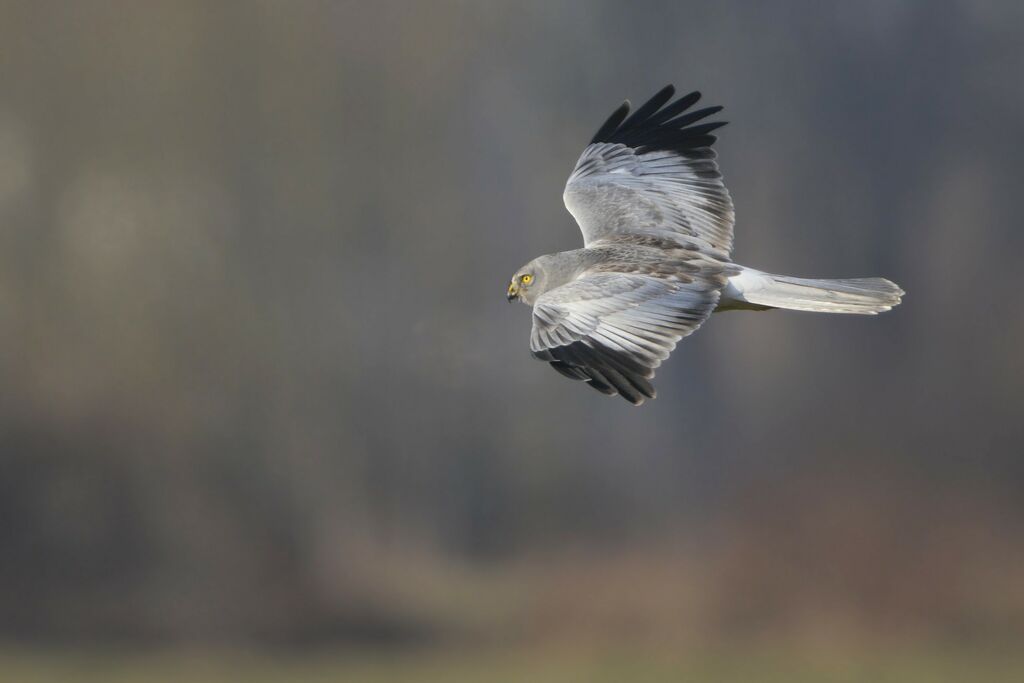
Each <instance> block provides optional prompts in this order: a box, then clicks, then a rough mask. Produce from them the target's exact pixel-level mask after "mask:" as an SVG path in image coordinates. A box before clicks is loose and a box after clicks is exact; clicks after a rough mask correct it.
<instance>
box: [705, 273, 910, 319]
mask: <svg viewBox="0 0 1024 683" xmlns="http://www.w3.org/2000/svg"><path fill="white" fill-rule="evenodd" d="M902 296H903V290H902V289H900V288H899V286H898V285H896V283H894V282H890V281H889V280H886V279H885V278H880V277H867V278H855V279H848V280H822V279H817V278H814V279H811V278H801V277H790V276H788V275H772V274H771V273H762V272H761V271H759V270H754V269H753V268H743V270H742V271H741V272H740V273H739V275H734V276H733V277H731V278H729V284H728V285H727V286H726V288H725V289H724V290H723V292H722V300H721V303H720V304H719V306H718V308H719V310H730V309H748V310H749V309H754V310H767V309H770V308H786V309H789V310H793V311H814V312H818V313H859V314H862V315H874V314H876V313H882V312H884V311H888V310H889V309H891V308H892V307H894V306H897V305H899V303H900V297H902Z"/></svg>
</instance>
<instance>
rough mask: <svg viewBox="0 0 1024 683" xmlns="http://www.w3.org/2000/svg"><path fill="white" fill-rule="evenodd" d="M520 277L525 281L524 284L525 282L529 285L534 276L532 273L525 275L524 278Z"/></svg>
mask: <svg viewBox="0 0 1024 683" xmlns="http://www.w3.org/2000/svg"><path fill="white" fill-rule="evenodd" d="M520 279H521V280H522V281H523V284H524V285H528V284H530V283H531V282H533V276H532V275H524V276H523V277H522V278H520Z"/></svg>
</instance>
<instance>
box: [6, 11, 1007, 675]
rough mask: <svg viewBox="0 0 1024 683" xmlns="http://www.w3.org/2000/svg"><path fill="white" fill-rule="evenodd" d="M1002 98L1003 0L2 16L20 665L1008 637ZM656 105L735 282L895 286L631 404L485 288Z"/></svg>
mask: <svg viewBox="0 0 1024 683" xmlns="http://www.w3.org/2000/svg"><path fill="white" fill-rule="evenodd" d="M1022 72H1024V5H1021V4H1020V3H1017V2H1012V1H1010V0H1007V1H1005V2H998V1H995V0H991V1H986V2H967V1H936V2H905V3H904V2H899V3H896V2H889V1H881V0H872V1H869V2H860V3H811V2H783V3H758V2H752V1H751V2H731V3H682V2H640V3H632V2H631V3H623V2H616V1H614V0H601V1H591V2H576V3H561V2H525V3H520V2H516V3H471V2H429V3H428V2H385V3H369V2H364V3H349V2H323V3H318V2H278V1H269V0H268V1H263V2H256V1H253V2H186V1H176V2H146V3H139V2H130V1H127V0H124V1H116V2H115V1H111V2H93V1H89V2H74V3H45V2H42V3H41V2H32V1H24V2H3V3H2V4H0V652H6V653H7V654H6V655H4V656H6V657H7V658H8V659H9V660H10V661H11V662H20V663H21V664H20V665H22V666H24V667H26V668H25V672H36V673H34V674H32V675H37V674H38V671H37V670H36V668H35V664H34V663H33V662H35V663H38V662H39V661H44V660H45V661H47V662H48V661H49V656H50V653H61V652H72V651H74V652H81V651H82V650H83V649H84V650H88V651H92V650H94V649H96V648H100V649H103V648H110V647H113V648H118V649H119V650H127V651H151V650H152V649H153V648H157V649H158V650H160V651H161V652H163V651H165V650H166V649H167V648H169V647H172V646H173V651H179V650H180V651H191V649H194V648H195V647H199V648H201V649H203V650H204V651H205V650H218V649H221V648H226V649H230V650H231V651H243V652H250V651H251V652H260V653H267V652H270V653H285V654H284V655H283V656H289V655H288V653H293V652H297V651H300V652H308V651H311V649H312V650H316V651H317V652H323V651H328V652H330V653H341V655H344V656H347V655H349V654H351V655H352V656H353V657H356V658H360V661H361V662H363V664H361V666H365V667H366V668H365V670H362V671H363V675H362V676H360V675H356V674H352V675H351V676H350V678H351V679H352V680H358V679H360V678H362V679H365V680H371V679H372V680H377V679H376V678H374V676H376V675H377V673H375V669H374V667H375V666H376V662H378V661H380V662H384V661H385V660H387V661H391V660H392V658H395V657H397V658H401V657H406V656H412V655H407V654H405V653H408V652H413V653H422V652H450V651H455V652H469V653H472V654H471V656H473V657H478V656H480V655H479V654H478V653H480V652H490V651H501V652H505V651H511V652H524V653H527V654H525V655H523V656H524V657H526V658H527V659H529V661H531V662H532V663H531V664H529V666H537V667H543V665H542V664H537V663H536V662H537V661H540V660H541V659H543V658H542V657H540V656H539V655H537V653H538V652H540V651H541V650H543V651H544V652H548V651H551V650H555V651H557V652H573V653H578V652H607V651H609V650H614V651H620V650H621V651H623V652H651V653H668V655H667V656H668V657H669V659H670V660H671V661H672V662H676V663H678V662H677V660H676V659H674V658H683V659H685V656H686V655H685V653H687V652H691V651H698V652H703V651H706V650H707V649H708V648H714V649H715V651H723V652H745V651H748V650H749V649H751V648H755V649H759V651H761V650H763V649H764V648H766V647H767V648H768V649H769V650H772V649H773V648H775V647H776V644H780V645H778V647H779V648H784V649H785V651H786V652H792V653H795V654H794V656H795V657H802V656H804V655H807V654H808V653H815V652H821V651H828V652H832V651H843V652H847V651H851V650H855V651H857V652H861V653H865V652H866V653H869V654H868V655H865V656H874V654H871V653H877V652H892V651H894V650H895V651H897V652H911V651H913V652H918V651H924V650H927V651H932V650H937V651H941V652H946V653H948V652H954V651H964V652H968V651H969V652H971V653H975V652H978V651H981V652H990V651H992V650H999V651H1002V650H1013V649H1014V647H1015V646H1017V645H1019V644H1020V643H1021V642H1022V639H1024V540H1022V539H1024V536H1022V532H1024V496H1022V486H1024V356H1022V345H1024V303H1022V299H1021V296H1020V294H1019V292H1020V290H1021V278H1022V275H1024V272H1022V268H1021V263H1020V258H1021V256H1020V254H1021V252H1022V250H1024V236H1022V235H1024V231H1022V218H1024V213H1022V211H1021V209H1020V202H1021V192H1020V190H1021V185H1022V181H1024V155H1022V154H1021V150H1022V149H1024V87H1022V86H1021V74H1022ZM668 82H674V83H675V84H676V85H677V86H678V88H679V89H680V90H681V91H683V92H685V91H688V90H690V89H700V90H702V91H703V92H704V95H705V101H706V102H707V103H708V104H722V105H725V107H726V110H725V113H724V116H725V118H726V119H728V120H730V121H732V123H731V125H729V126H728V127H727V128H725V129H724V130H723V131H721V135H720V140H719V143H718V146H717V149H718V152H719V158H720V164H721V166H722V169H723V171H724V173H725V175H726V180H727V182H728V185H729V188H730V190H731V191H732V195H733V198H734V200H735V203H736V208H737V227H736V233H737V249H736V252H735V259H736V260H737V261H739V262H742V263H745V264H748V265H752V266H755V267H760V268H764V269H766V270H770V271H775V272H783V273H791V274H794V275H806V276H835V277H842V276H848V277H849V276H871V275H884V276H887V277H889V278H891V279H893V280H895V281H896V282H898V283H900V284H901V285H902V286H903V288H904V289H905V290H906V291H907V296H906V298H905V302H904V303H903V305H902V306H901V307H899V308H898V309H896V310H895V311H894V312H892V313H889V314H886V315H883V316H881V317H878V318H861V317H856V316H850V317H842V316H840V317H835V316H818V315H806V314H798V313H771V314H727V315H722V316H715V317H714V318H713V319H712V320H711V321H710V322H709V324H707V325H706V326H705V327H704V328H703V329H702V330H701V331H700V333H699V334H696V335H694V336H693V337H692V338H690V339H688V340H687V341H686V342H685V343H684V344H682V345H680V347H679V349H678V350H677V352H676V353H675V354H674V356H673V358H672V361H671V362H670V363H668V364H666V365H665V366H664V367H663V368H662V369H661V370H660V371H659V373H658V386H659V398H658V400H656V401H654V402H650V403H648V404H647V405H645V406H643V407H642V408H640V409H634V408H631V407H630V406H628V405H627V404H625V403H624V402H622V401H619V400H611V399H606V398H604V397H602V396H600V395H599V394H597V393H596V392H592V391H589V390H587V389H586V388H585V387H582V386H580V385H579V384H577V383H573V382H569V381H567V380H565V379H563V378H561V377H559V376H558V375H557V374H556V373H554V372H551V371H550V370H549V369H548V368H546V367H545V366H544V365H542V364H540V363H537V362H535V361H533V360H531V359H530V357H529V352H528V335H529V326H530V317H529V311H528V310H527V309H526V308H525V307H522V306H515V307H510V306H508V305H507V304H506V303H505V301H504V296H503V294H504V287H505V285H506V283H507V280H508V277H509V276H510V275H511V274H512V273H513V272H514V270H515V269H516V268H517V267H518V266H519V265H521V264H522V263H524V262H526V261H528V260H529V259H531V258H533V257H534V256H536V255H539V254H542V253H547V252H552V251H558V250H562V249H568V248H574V247H576V246H578V245H579V243H580V236H579V233H578V231H577V228H576V226H575V224H574V222H573V220H572V218H571V217H570V216H569V214H568V213H567V212H566V211H565V209H564V208H563V206H562V202H561V192H562V187H563V184H564V182H565V178H566V176H567V175H568V172H569V171H570V169H571V168H572V166H573V164H574V162H575V160H576V158H577V156H578V154H579V152H580V151H581V149H582V147H583V146H584V144H585V143H586V141H587V140H589V138H590V136H591V135H592V134H593V132H594V130H595V129H596V127H597V126H598V125H599V124H600V123H601V122H602V121H603V119H604V117H606V116H607V115H608V114H609V113H610V112H611V110H612V109H614V107H615V106H617V104H618V103H619V102H620V101H621V100H622V99H623V98H624V97H630V98H631V99H632V100H633V101H634V102H637V101H638V100H643V99H645V98H646V97H648V96H649V95H650V94H652V93H653V92H654V91H655V90H656V89H658V88H660V87H661V86H662V85H664V84H665V83H668ZM26 652H28V653H39V652H43V653H45V654H43V655H32V654H24V653H26ZM366 653H370V654H366ZM54 656H56V655H54ZM332 656H333V654H332ZM344 656H342V657H341V659H344ZM417 656H418V655H417ZM439 656H440V655H439ZM467 656H470V655H467ZM579 656H584V655H579ZM585 656H586V657H590V655H585ZM595 656H597V655H595ZM624 656H625V657H627V658H628V657H630V656H632V655H624ZM661 656H662V655H661V654H651V655H650V657H654V658H656V657H661ZM971 656H974V655H971ZM993 656H995V655H993ZM1000 656H1001V655H1000ZM26 657H27V658H28V659H27V660H26ZM33 657H36V659H33ZM558 657H559V658H560V657H562V655H558ZM565 657H568V658H569V660H570V663H565V662H564V661H563V660H562V659H558V661H559V662H562V664H560V666H565V667H566V670H567V671H568V670H572V671H576V669H573V668H572V667H573V666H575V665H574V664H572V662H575V661H576V660H575V659H573V658H574V657H577V655H575V654H574V655H571V656H570V655H565ZM591 659H592V658H591ZM591 659H587V661H588V662H591ZM0 661H2V660H0ZM26 661H27V662H28V663H27V664H26V663H25V662H26ZM524 661H525V660H524ZM602 661H603V660H602ZM630 661H633V660H630ZM636 661H640V662H649V661H650V658H649V657H647V656H646V655H645V656H643V657H638V658H637V659H636ZM659 661H661V660H659ZM679 661H682V660H681V659H680V660H679ZM844 661H845V660H844ZM979 661H989V660H988V659H986V657H984V656H982V657H981V659H980V660H979ZM12 665H13V664H12ZM675 665H676V664H671V665H667V666H670V667H671V666H675ZM339 666H342V667H344V666H346V665H345V664H344V663H339ZM457 666H461V665H457ZM480 666H481V667H483V669H482V670H486V668H487V667H488V666H489V665H488V664H487V663H486V659H485V660H482V663H480ZM587 666H590V664H589V663H588V664H587ZM680 666H686V665H685V664H680ZM825 666H828V664H826V665H825ZM879 666H883V665H882V664H880V665H879ZM908 666H909V665H908ZM915 666H916V665H915ZM922 666H925V665H922ZM1007 666H1010V665H1009V664H1008V665H1007ZM1020 666H1021V668H1020V669H1018V670H1017V671H1019V672H1024V662H1020ZM410 667H411V668H412V669H418V670H419V671H421V672H422V671H423V670H424V669H421V668H418V667H419V665H411V664H410ZM627 668H628V667H627ZM70 670H71V669H69V671H70ZM596 670H597V669H594V671H596ZM672 670H674V669H672ZM531 671H533V670H532V669H531ZM538 671H539V669H538ZM601 671H604V669H601ZM392 673H393V674H394V676H395V677H401V675H402V674H400V673H397V672H392ZM648 673H650V672H648ZM38 675H40V676H42V674H38ZM525 675H526V674H525V673H524V677H525ZM551 675H552V676H553V677H552V678H551V680H565V677H568V676H569V674H568V673H567V674H566V675H565V677H561V678H560V677H559V676H558V675H557V674H551ZM594 675H595V676H596V674H594ZM467 676H470V678H472V674H467ZM624 676H625V678H626V679H628V680H637V678H636V677H633V678H630V676H628V675H625V674H624ZM650 676H651V677H652V680H653V679H654V678H657V677H658V676H660V674H655V673H650ZM29 678H30V676H28V674H27V673H26V679H25V680H28V679H29ZM442 678H443V676H442ZM478 679H479V680H485V679H484V678H478ZM665 679H666V680H669V679H670V674H666V675H665ZM293 680H294V678H293ZM409 680H414V678H409ZM447 680H454V675H453V676H452V677H449V678H448V679H447ZM618 680H622V679H621V678H620V679H618ZM659 680H660V679H659ZM789 680H795V679H794V678H790V679H789ZM875 680H878V679H875ZM908 680H909V679H908ZM989 680H992V678H990V679H989ZM1016 680H1019V678H1018V679H1016Z"/></svg>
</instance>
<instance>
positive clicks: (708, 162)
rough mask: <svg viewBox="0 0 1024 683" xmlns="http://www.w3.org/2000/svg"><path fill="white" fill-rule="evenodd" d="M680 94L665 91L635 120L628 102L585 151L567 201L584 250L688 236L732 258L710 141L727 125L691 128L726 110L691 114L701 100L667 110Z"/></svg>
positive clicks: (724, 197)
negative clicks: (620, 237)
mask: <svg viewBox="0 0 1024 683" xmlns="http://www.w3.org/2000/svg"><path fill="white" fill-rule="evenodd" d="M674 93H675V88H673V87H672V86H671V85H669V86H666V87H665V88H664V89H662V91H661V92H659V93H658V94H657V95H655V96H654V97H652V98H651V99H650V100H649V101H648V102H647V103H646V104H645V105H643V106H642V107H640V108H639V109H637V110H636V111H635V112H634V113H633V115H632V116H630V117H629V118H626V115H627V114H629V102H628V101H627V102H624V103H623V104H622V106H621V107H619V108H618V109H617V110H616V111H615V113H614V114H612V115H611V117H610V118H609V119H608V120H607V121H606V122H605V124H604V125H603V126H601V129H600V130H598V131H597V134H596V135H594V139H593V140H591V142H590V145H589V146H588V147H587V148H586V149H585V150H583V155H582V156H581V157H580V158H579V161H577V162H576V168H575V169H574V170H573V172H572V174H571V175H570V176H569V182H568V183H567V184H566V186H565V194H564V195H563V199H564V200H565V206H566V208H567V209H569V213H571V214H572V215H573V217H574V218H575V219H576V222H577V223H579V225H580V229H581V230H582V231H583V243H584V245H589V244H590V243H592V242H595V241H597V240H600V239H602V238H605V237H608V236H610V235H614V234H621V233H632V234H636V233H639V234H654V235H659V236H668V237H675V238H678V237H679V236H686V237H689V238H693V239H696V240H699V241H702V242H703V243H704V244H705V245H707V246H708V247H711V248H712V249H714V250H716V251H717V252H719V255H720V256H725V257H727V256H728V254H729V252H730V251H731V249H732V227H733V221H734V215H733V208H732V199H731V198H730V197H729V192H728V190H726V189H725V185H724V184H723V183H722V174H721V173H719V172H718V165H717V164H716V163H715V152H714V151H713V150H712V149H711V145H712V144H713V143H714V142H715V139H716V138H715V136H714V135H711V134H710V133H711V131H713V130H715V129H716V128H719V127H721V126H724V125H725V122H714V123H702V124H699V125H692V124H694V123H696V122H697V121H700V120H701V119H704V118H706V117H708V116H710V115H712V114H715V113H717V112H719V111H721V109H722V108H721V107H707V108H705V109H699V110H697V111H689V109H690V108H691V107H692V106H693V105H694V104H695V103H696V102H697V100H699V99H700V93H698V92H692V93H690V94H689V95H685V96H683V97H680V98H679V99H677V100H676V101H675V102H672V103H671V104H668V105H667V106H665V105H666V103H668V102H669V100H671V99H672V95H673V94H674Z"/></svg>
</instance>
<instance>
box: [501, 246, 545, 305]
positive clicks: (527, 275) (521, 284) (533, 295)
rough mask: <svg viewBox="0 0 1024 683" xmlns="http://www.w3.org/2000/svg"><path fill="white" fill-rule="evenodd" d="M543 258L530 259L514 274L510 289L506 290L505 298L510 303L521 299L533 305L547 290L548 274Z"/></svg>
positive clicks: (509, 284) (509, 285)
mask: <svg viewBox="0 0 1024 683" xmlns="http://www.w3.org/2000/svg"><path fill="white" fill-rule="evenodd" d="M541 258H543V257H541ZM541 258H537V259H534V260H532V261H530V262H529V263H527V264H526V265H525V266H523V267H522V268H520V269H519V270H517V271H516V274H515V275H513V276H512V281H511V282H509V283H508V289H507V290H506V291H505V298H507V299H508V300H509V303H511V302H513V301H515V300H516V299H519V300H520V301H522V302H523V303H524V304H527V305H529V306H532V305H533V302H534V301H536V300H537V297H539V296H540V295H541V294H543V293H544V292H545V291H546V290H545V283H546V282H547V274H546V272H545V270H544V266H543V264H541Z"/></svg>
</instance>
